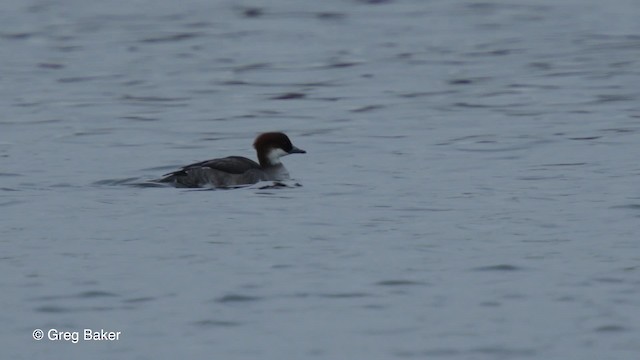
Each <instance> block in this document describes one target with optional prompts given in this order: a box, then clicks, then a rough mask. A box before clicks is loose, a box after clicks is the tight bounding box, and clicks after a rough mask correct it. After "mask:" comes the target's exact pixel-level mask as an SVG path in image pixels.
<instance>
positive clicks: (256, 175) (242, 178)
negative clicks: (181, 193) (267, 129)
mask: <svg viewBox="0 0 640 360" xmlns="http://www.w3.org/2000/svg"><path fill="white" fill-rule="evenodd" d="M262 180H267V175H266V174H265V172H264V171H263V170H262V167H260V165H259V164H258V163H257V162H255V161H253V160H251V159H247V158H245V157H242V156H228V157H225V158H220V159H212V160H205V161H201V162H197V163H194V164H191V165H187V166H184V167H182V168H181V169H180V170H177V171H174V172H171V173H168V174H166V175H165V176H164V177H163V178H162V179H160V180H159V181H160V182H165V183H173V184H174V185H176V186H178V187H190V188H195V187H208V186H211V187H231V186H238V185H247V184H255V183H257V182H258V181H262Z"/></svg>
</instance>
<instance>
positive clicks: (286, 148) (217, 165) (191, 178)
mask: <svg viewBox="0 0 640 360" xmlns="http://www.w3.org/2000/svg"><path fill="white" fill-rule="evenodd" d="M253 146H254V147H255V149H256V152H257V154H258V160H259V162H260V163H257V162H255V161H253V160H251V159H247V158H245V157H242V156H228V157H225V158H219V159H212V160H205V161H201V162H197V163H194V164H191V165H187V166H184V167H182V168H181V169H180V170H177V171H174V172H171V173H168V174H166V175H164V176H163V177H162V178H161V179H159V180H158V181H159V182H163V183H171V184H173V185H174V186H176V187H188V188H198V187H218V188H223V187H234V186H242V185H250V184H255V183H257V182H259V181H281V180H287V179H289V172H288V171H287V169H286V168H285V167H284V165H282V162H280V158H281V157H282V156H285V155H289V154H295V153H301V154H304V153H306V151H304V150H301V149H298V148H297V147H295V146H293V145H292V144H291V141H290V140H289V138H288V137H287V135H285V134H283V133H278V132H272V133H264V134H261V135H260V136H258V137H257V138H256V140H255V142H254V143H253Z"/></svg>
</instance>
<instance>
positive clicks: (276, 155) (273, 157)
mask: <svg viewBox="0 0 640 360" xmlns="http://www.w3.org/2000/svg"><path fill="white" fill-rule="evenodd" d="M285 155H289V153H288V152H286V151H284V150H282V149H280V148H275V149H271V150H269V153H268V154H267V158H268V159H269V162H270V163H271V164H272V165H278V164H280V158H281V157H283V156H285Z"/></svg>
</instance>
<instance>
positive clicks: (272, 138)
mask: <svg viewBox="0 0 640 360" xmlns="http://www.w3.org/2000/svg"><path fill="white" fill-rule="evenodd" d="M253 147H254V148H255V149H256V152H257V153H258V160H259V161H260V166H262V167H268V166H274V165H278V164H280V158H281V157H283V156H286V155H289V154H305V153H306V151H304V150H302V149H299V148H297V147H295V146H293V144H292V143H291V140H289V137H288V136H287V135H285V134H283V133H281V132H268V133H264V134H260V135H259V136H258V137H257V138H256V141H254V142H253Z"/></svg>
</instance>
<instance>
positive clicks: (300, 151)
mask: <svg viewBox="0 0 640 360" xmlns="http://www.w3.org/2000/svg"><path fill="white" fill-rule="evenodd" d="M306 153H307V152H306V151H304V150H302V149H300V148H297V147H295V146H294V147H292V148H291V151H289V154H306Z"/></svg>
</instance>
